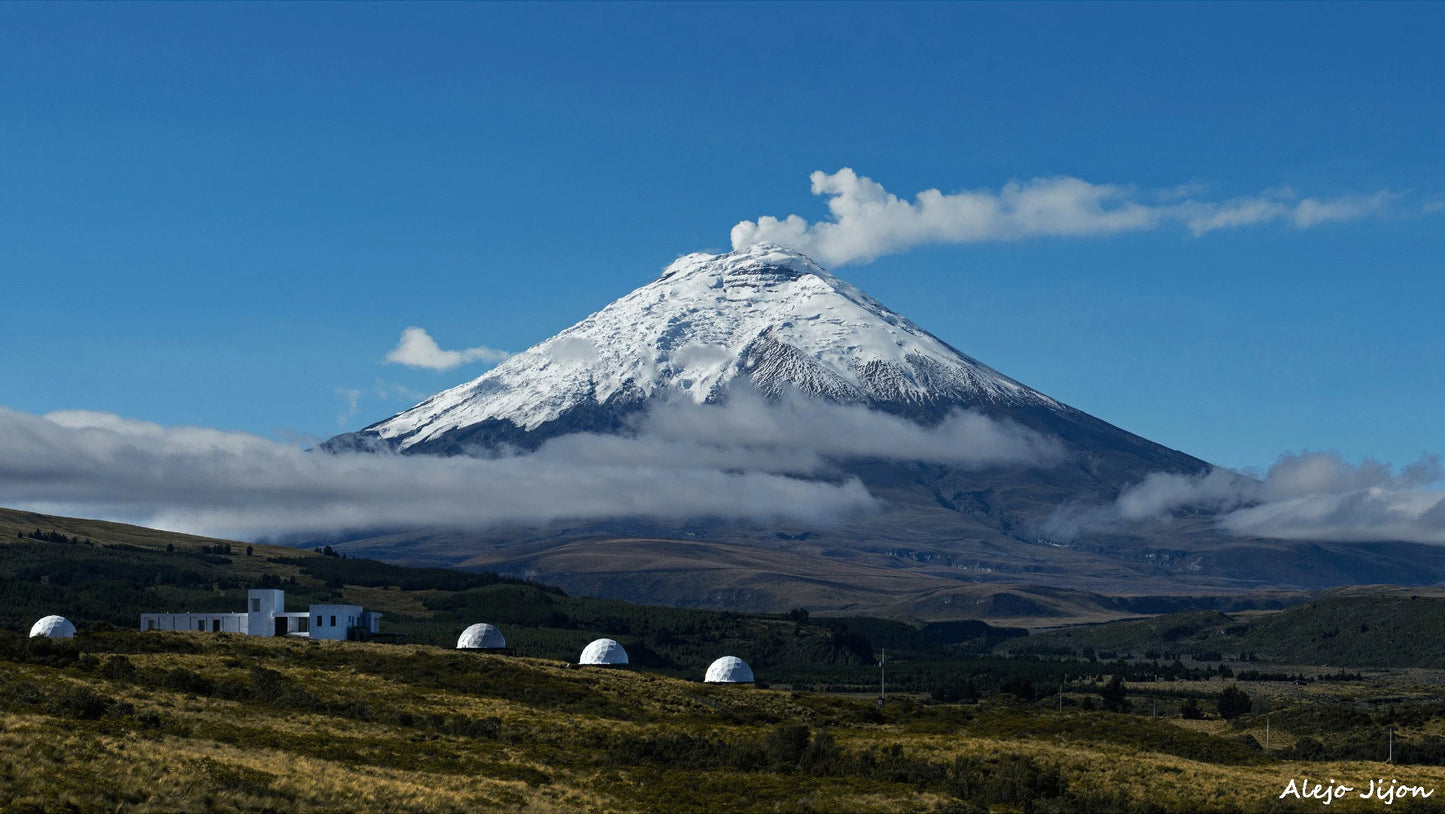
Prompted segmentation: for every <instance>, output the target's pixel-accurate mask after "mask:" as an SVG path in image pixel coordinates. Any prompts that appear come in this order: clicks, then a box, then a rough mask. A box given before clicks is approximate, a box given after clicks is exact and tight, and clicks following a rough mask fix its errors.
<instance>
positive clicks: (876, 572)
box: [323, 244, 1445, 618]
mask: <svg viewBox="0 0 1445 814" xmlns="http://www.w3.org/2000/svg"><path fill="white" fill-rule="evenodd" d="M745 399H752V400H761V401H762V402H764V403H767V404H773V405H778V407H779V408H780V409H785V408H787V407H788V405H794V406H795V407H796V405H799V404H805V405H814V406H818V405H827V409H824V410H822V412H818V413H817V414H816V416H817V417H816V420H814V421H813V423H812V424H811V425H810V426H809V428H808V429H809V431H810V432H813V433H818V434H822V435H827V434H828V433H830V432H833V433H835V434H840V435H841V434H846V433H850V432H852V433H857V432H858V429H857V428H858V426H859V425H856V424H848V425H845V424H842V423H839V424H838V425H837V426H834V427H830V426H829V420H830V418H829V416H837V415H843V414H845V413H839V412H837V411H838V410H844V411H852V412H847V413H846V414H847V415H850V416H856V415H857V414H859V413H861V412H867V413H868V414H871V415H875V416H883V417H886V418H887V419H888V420H889V421H891V422H893V425H897V424H898V423H899V422H908V423H909V424H910V425H912V426H913V427H914V428H915V429H917V430H918V431H920V432H928V431H938V432H944V431H951V430H952V429H953V428H955V427H956V425H957V424H958V422H959V421H972V422H974V424H975V425H979V424H981V425H983V426H985V427H986V428H988V429H990V430H991V431H997V433H1002V434H1003V435H1006V436H1008V437H1009V438H1011V439H1014V440H1016V441H1019V442H1020V443H1021V444H1022V445H1023V446H1024V447H1027V448H1028V449H1030V450H1033V451H1034V452H1036V453H1038V454H1033V455H999V456H995V457H993V458H990V457H989V456H988V455H980V456H976V457H973V458H967V456H963V457H960V458H958V459H957V460H950V459H948V458H947V457H946V456H945V457H943V458H940V457H938V456H929V455H916V456H913V457H910V456H909V455H908V454H907V453H905V452H901V451H890V450H886V449H884V450H879V449H877V448H873V449H871V450H870V449H869V448H867V447H866V446H860V447H856V448H849V447H847V445H844V451H842V452H837V451H836V450H835V453H834V454H831V455H830V456H829V465H828V466H827V467H826V468H825V469H824V470H823V471H814V470H811V469H810V470H809V471H807V472H806V473H805V476H807V477H815V478H822V479H829V480H833V481H843V480H847V479H853V478H856V479H858V480H859V481H861V483H862V484H863V485H864V486H866V488H867V490H868V492H869V493H870V494H871V495H873V496H874V497H875V498H876V499H877V500H878V503H879V507H880V508H879V510H878V511H876V512H872V513H868V514H866V515H863V516H856V517H845V518H836V519H835V520H834V521H833V522H829V523H823V524H811V525H810V524H805V523H800V522H792V523H787V524H783V525H782V526H781V527H780V526H769V527H767V528H763V527H760V526H759V525H758V524H750V523H740V522H735V521H733V522H729V521H724V520H719V519H717V518H696V519H694V520H692V521H689V522H686V523H677V522H671V521H668V522H664V521H658V520H656V519H649V518H647V517H638V518H636V519H635V520H632V521H627V522H618V521H611V522H606V523H590V522H586V521H585V520H581V521H579V522H577V523H575V524H572V525H569V526H567V527H565V528H561V527H553V528H547V529H535V528H530V529H527V528H512V529H500V530H499V529H491V530H487V531H484V532H479V531H475V530H452V531H445V532H442V531H435V530H430V531H421V532H403V533H391V534H385V535H379V536H376V537H372V538H367V539H361V540H353V541H350V542H348V543H346V544H344V547H346V548H348V549H349V550H353V551H356V552H358V553H365V554H367V555H370V556H377V557H381V558H384V559H393V560H402V561H408V562H429V563H442V564H448V565H464V566H473V567H486V568H489V569H496V570H502V571H508V572H512V573H521V574H525V575H528V576H537V577H539V578H542V579H545V580H547V581H550V582H554V583H558V584H561V585H562V586H563V587H566V588H569V589H572V590H575V591H581V592H586V593H592V594H598V595H611V596H625V597H628V598H633V599H638V598H641V599H646V600H651V601H659V602H667V603H672V604H698V605H713V606H724V607H748V608H751V609H759V608H779V607H793V606H797V605H808V606H810V607H821V608H858V609H868V610H873V611H879V610H882V611H893V612H907V613H912V614H918V615H924V616H929V615H932V616H950V615H951V616H965V615H980V614H982V615H990V614H992V615H996V616H997V615H1002V616H1012V617H1016V618H1020V617H1045V616H1048V615H1050V614H1053V613H1055V612H1059V613H1064V612H1069V611H1068V609H1066V608H1065V607H1064V606H1068V605H1070V604H1071V603H1077V602H1079V601H1084V602H1085V604H1088V603H1091V602H1092V603H1095V604H1098V603H1100V602H1102V603H1103V604H1105V605H1107V604H1108V603H1109V602H1115V603H1116V604H1117V603H1118V602H1120V601H1122V602H1124V603H1125V604H1126V605H1127V604H1128V602H1130V601H1136V600H1137V601H1144V600H1138V599H1137V598H1138V597H1139V596H1141V595H1159V596H1164V595H1168V596H1175V597H1178V596H1181V595H1183V596H1192V597H1204V598H1205V599H1202V600H1200V601H1203V602H1206V603H1207V602H1209V601H1215V600H1214V599H1210V598H1217V597H1221V596H1232V595H1238V594H1240V593H1244V592H1251V591H1254V592H1257V591H1266V590H1269V591H1277V590H1281V589H1283V590H1307V589H1318V588H1322V587H1328V586H1331V585H1337V584H1344V583H1352V582H1386V581H1389V582H1403V583H1414V584H1418V583H1419V581H1420V580H1422V579H1426V580H1429V581H1434V580H1435V579H1438V578H1439V575H1445V559H1442V556H1441V555H1440V554H1439V553H1438V552H1435V551H1434V550H1431V549H1426V548H1425V547H1423V546H1408V545H1404V544H1400V545H1388V544H1386V545H1378V544H1377V545H1374V546H1368V547H1365V546H1350V545H1347V544H1334V545H1329V546H1326V545H1323V544H1321V545H1316V544H1310V543H1297V542H1295V543H1286V542H1282V541H1273V540H1257V539H1249V538H1237V537H1227V536H1225V535H1222V534H1221V533H1219V532H1217V531H1216V530H1215V529H1214V528H1213V526H1212V523H1211V521H1210V519H1209V517H1208V515H1207V513H1204V512H1200V511H1188V510H1184V511H1180V512H1176V516H1175V517H1173V518H1170V519H1169V520H1168V522H1152V523H1146V524H1140V523H1135V524H1132V525H1128V526H1126V525H1122V524H1121V525H1118V526H1114V527H1110V528H1109V529H1108V531H1107V532H1106V533H1100V532H1098V531H1097V530H1096V531H1095V532H1094V533H1092V534H1082V535H1073V534H1068V535H1063V536H1062V537H1061V536H1060V535H1059V534H1058V533H1057V532H1056V531H1051V529H1054V530H1056V529H1057V528H1058V524H1057V523H1054V522H1052V520H1053V518H1055V517H1056V516H1057V515H1058V513H1059V510H1060V509H1061V508H1062V507H1071V506H1075V507H1076V506H1092V505H1107V504H1109V503H1111V502H1112V501H1114V500H1115V499H1116V498H1118V496H1119V494H1120V492H1121V491H1122V490H1123V489H1125V488H1126V487H1127V486H1129V485H1130V484H1133V483H1138V482H1139V481H1141V480H1143V479H1144V478H1145V477H1146V476H1148V475H1149V474H1151V473H1156V472H1165V473H1173V474H1185V475H1201V474H1203V473H1206V472H1208V471H1209V470H1210V469H1211V467H1210V466H1209V465H1208V464H1207V463H1205V462H1203V461H1200V460H1198V459H1196V458H1193V457H1191V456H1189V455H1187V454H1184V453H1182V452H1179V451H1176V450H1172V449H1168V448H1166V447H1164V446H1161V445H1159V444H1156V443H1153V442H1151V441H1149V440H1147V439H1144V438H1141V437H1139V436H1136V435H1133V434H1131V433H1129V432H1126V431H1124V430H1122V429H1119V428H1118V427H1115V426H1113V425H1110V424H1108V423H1107V422H1104V421H1102V420H1100V419H1097V418H1095V417H1093V416H1090V415H1088V414H1086V413H1084V412H1082V411H1079V410H1076V409H1074V408H1072V407H1069V406H1067V405H1065V404H1062V403H1060V402H1058V401H1056V400H1054V399H1052V398H1050V397H1049V396H1047V395H1044V394H1043V393H1040V392H1038V391H1037V390H1034V389H1032V388H1030V387H1028V386H1026V385H1024V384H1021V383H1020V382H1017V381H1015V380H1013V379H1011V378H1009V377H1007V376H1005V375H1003V374H1002V373H999V372H998V371H995V370H993V369H992V368H990V367H988V366H987V365H985V364H983V363H981V362H979V361H978V360H976V359H973V358H972V357H969V356H967V355H966V354H964V353H961V352H959V351H958V350H956V349H954V348H953V347H951V346H949V345H948V344H947V343H945V342H943V341H941V340H939V339H938V338H937V337H935V336H933V335H932V334H930V333H928V332H927V331H925V330H923V329H922V328H920V327H918V326H917V325H915V324H914V323H913V322H911V321H909V320H908V319H906V318H905V317H903V316H901V315H899V314H897V313H895V312H893V311H890V310H889V309H888V308H886V307H885V306H883V305H882V304H881V303H879V302H878V301H877V300H874V299H873V298H872V297H869V296H868V295H867V294H864V293H863V292H862V291H859V290H858V289H857V288H855V287H853V286H851V285H849V284H848V283H846V282H844V281H842V280H840V279H838V278H837V277H835V276H833V275H832V274H830V273H828V272H827V271H825V270H824V269H822V268H821V267H819V266H818V265H817V264H816V263H814V262H813V261H812V260H810V259H808V258H807V257H805V256H803V255H801V254H798V253H797V252H793V251H790V250H787V249H784V248H781V247H779V246H775V245H769V244H762V245H755V246H751V247H748V248H744V249H740V250H737V251H734V252H730V253H726V254H720V255H707V254H691V255H687V256H685V257H682V258H680V259H678V260H677V261H676V262H674V263H673V264H672V265H670V266H668V267H667V269H666V270H664V271H663V272H662V274H661V276H659V277H658V278H657V279H656V280H654V281H653V282H651V283H648V284H647V285H644V286H642V287H641V288H639V289H637V290H635V291H633V292H632V293H630V294H628V295H626V296H624V297H622V298H621V299H619V300H617V301H616V302H613V303H612V304H610V305H608V306H607V307H605V308H603V309H602V310H600V311H598V312H596V313H594V314H592V315H591V316H589V317H587V318H586V319H584V320H582V321H581V322H579V323H577V324H576V325H574V326H572V327H571V328H568V329H567V330H565V331H562V332H561V333H559V334H557V335H556V336H553V337H552V338H550V339H547V340H545V341H543V342H541V343H540V344H538V345H536V346H534V347H532V348H530V349H528V350H526V351H524V352H522V353H519V354H517V355H515V356H513V357H510V358H509V359H507V360H506V361H504V362H502V363H501V364H499V365H498V366H497V367H495V368H493V369H492V370H490V371H488V372H487V373H485V374H483V375H482V376H480V377H478V378H476V379H474V380H473V381H470V382H467V383H466V384H462V385H459V386H457V387H454V388H452V389H450V390H446V391H444V392H441V393H438V394H436V395H435V396H432V397H431V398H429V399H427V400H426V401H423V402H422V403H421V404H418V405H417V406H415V407H413V408H411V409H409V410H407V411H405V412H402V413H400V414H398V415H395V416H393V417H391V418H388V419H386V420H384V421H381V422H378V423H376V424H373V425H371V426H369V427H366V428H365V429H363V430H360V431H358V432H355V433H349V434H346V435H340V436H337V437H335V438H332V439H331V440H329V441H327V442H326V443H325V444H324V445H323V448H324V449H326V450H329V451H333V452H343V451H372V450H374V451H393V452H398V453H402V454H430V455H480V456H495V455H499V454H502V455H510V454H526V453H527V452H529V451H533V450H537V449H539V448H540V447H542V446H543V445H544V444H548V443H559V442H561V441H562V439H564V438H566V437H568V436H576V435H577V434H588V435H589V436H624V437H637V436H638V435H639V434H645V433H647V432H649V428H650V427H651V426H653V425H655V424H656V422H652V423H651V424H650V423H649V422H648V420H647V418H648V416H649V415H651V414H652V413H653V412H654V411H656V410H658V409H663V408H666V409H674V410H675V409H679V408H680V409H695V410H696V411H700V412H699V413H698V414H699V415H701V416H704V417H706V416H714V415H716V416H721V415H723V413H721V412H714V413H709V412H707V411H708V410H709V409H712V410H718V409H720V408H725V407H726V406H727V405H728V404H730V403H732V402H736V401H740V400H745ZM830 410H831V411H832V412H829V411H830ZM734 429H736V428H734ZM719 435H720V436H723V437H722V442H726V441H727V438H726V435H727V433H725V432H722V428H721V427H719ZM972 437H973V436H968V435H966V434H965V435H963V436H960V435H958V434H957V433H954V434H953V435H951V436H950V438H951V439H952V441H953V442H954V443H963V444H965V445H966V444H967V443H969V439H970V438H972ZM960 439H962V440H960ZM847 449H853V451H852V452H848V451H847ZM859 450H868V451H859ZM782 471H785V472H789V473H794V472H797V471H798V470H794V469H788V468H787V467H784V468H783V470H782ZM1005 586H1007V587H1005ZM1098 593H1102V594H1108V595H1111V596H1115V597H1118V596H1125V595H1127V596H1131V597H1135V599H1132V600H1104V599H1101V598H1100V597H1099V596H1097V594H1098ZM1080 596H1086V597H1088V599H1086V600H1080V599H1079V597H1080ZM1149 601H1153V600H1149ZM1169 601H1174V600H1169ZM1180 601H1183V600H1180ZM1186 605H1187V602H1186Z"/></svg>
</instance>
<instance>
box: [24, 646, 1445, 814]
mask: <svg viewBox="0 0 1445 814" xmlns="http://www.w3.org/2000/svg"><path fill="white" fill-rule="evenodd" d="M0 687H3V690H0V756H3V761H0V799H3V801H4V802H0V810H3V811H7V812H9V811H32V810H33V811H50V810H65V809H68V808H69V809H79V810H84V811H95V810H116V809H123V810H136V811H150V810H154V811H173V810H260V809H266V810H276V811H290V810H338V809H348V810H383V809H384V810H418V811H450V810H504V809H513V810H543V811H551V810H607V811H728V810H743V811H808V810H814V811H899V810H917V811H981V810H995V811H1026V810H1037V811H1154V810H1162V811H1200V810H1206V811H1208V810H1213V811H1235V810H1315V807H1316V806H1318V805H1320V803H1319V802H1318V801H1313V800H1306V801H1296V800H1292V799H1285V800H1281V799H1279V794H1280V793H1281V792H1282V791H1283V790H1284V789H1285V787H1286V785H1287V784H1288V782H1289V781H1290V779H1291V778H1311V779H1312V781H1318V780H1325V779H1328V778H1331V777H1333V778H1337V779H1339V780H1341V781H1342V782H1346V783H1349V784H1351V785H1356V786H1359V787H1361V788H1363V787H1364V786H1365V785H1366V784H1367V783H1368V781H1369V780H1370V779H1372V778H1384V779H1385V780H1386V781H1387V782H1388V781H1389V780H1390V779H1398V780H1399V781H1400V782H1402V783H1409V784H1412V785H1421V786H1426V787H1430V788H1441V789H1445V768H1441V767H1439V766H1409V767H1404V766H1400V767H1392V766H1389V765H1387V764H1384V763H1382V762H1370V761H1300V760H1284V759H1281V758H1280V757H1279V753H1275V754H1266V753H1264V752H1263V751H1262V750H1260V749H1259V748H1258V747H1257V745H1255V744H1253V743H1252V742H1251V741H1250V740H1249V739H1248V738H1247V737H1245V736H1247V735H1250V734H1254V729H1253V723H1251V724H1249V725H1248V726H1244V727H1241V726H1236V725H1235V724H1232V723H1230V722H1226V721H1222V720H1205V721H1180V720H1177V719H1170V718H1162V717H1161V718H1154V717H1150V716H1147V715H1139V714H1119V713H1108V712H1102V711H1085V710H1081V709H1079V708H1077V707H1073V706H1066V708H1065V709H1064V710H1063V711H1062V712H1060V711H1057V710H1055V709H1051V708H1050V705H1048V704H1042V703H1041V704H1024V703H1021V702H1018V701H1016V700H1012V699H1010V698H1008V697H1007V696H999V697H996V698H991V699H989V700H987V701H985V702H984V703H982V704H977V705H964V706H960V705H954V704H932V703H925V702H924V701H922V700H921V699H916V698H908V697H904V698H899V699H897V700H896V701H895V702H894V703H890V704H889V705H888V706H886V707H885V708H884V709H882V710H880V709H878V708H877V706H876V705H874V704H872V703H868V702H866V701H861V700H852V699H846V698H839V697H835V696H829V695H825V694H816V693H808V692H792V691H787V690H771V689H768V690H764V689H756V688H750V687H720V686H712V685H704V684H699V683H695V682H689V681H684V680H680V679H676V678H671V677H667V676H660V675H656V674H650V673H646V672H637V671H612V670H589V669H581V668H576V667H572V666H570V665H567V664H564V663H561V662H556V661H550V660H543V659H529V658H509V657H504V656H492V655H482V654H473V653H458V652H455V651H448V650H444V649H441V648H434V647H429V646H414V645H402V646H398V645H383V644H370V643H354V642H340V643H332V642H304V641H286V640H274V639H257V638H250V637H242V636H235V635H230V634H194V633H176V634H171V633H165V634H159V633H150V634H142V633H135V632H124V633H121V632H111V633H96V634H82V636H80V637H78V638H77V639H75V640H72V641H62V642H50V641H43V640H28V639H23V638H21V637H19V636H15V635H13V634H7V635H5V636H3V637H0ZM1280 736H1281V737H1285V736H1284V735H1283V733H1282V732H1281V733H1280ZM1357 795H1358V792H1353V793H1351V795H1349V796H1347V797H1345V798H1343V799H1341V800H1339V801H1336V802H1335V803H1334V804H1333V805H1332V807H1331V808H1332V810H1347V811H1349V810H1372V807H1373V806H1376V805H1379V803H1377V802H1375V801H1366V800H1360V799H1358V797H1357ZM1433 802H1434V801H1433V800H1426V801H1419V800H1416V801H1410V800H1406V801H1403V802H1396V803H1395V804H1394V805H1393V806H1392V809H1404V810H1427V809H1433V808H1438V806H1435V805H1433Z"/></svg>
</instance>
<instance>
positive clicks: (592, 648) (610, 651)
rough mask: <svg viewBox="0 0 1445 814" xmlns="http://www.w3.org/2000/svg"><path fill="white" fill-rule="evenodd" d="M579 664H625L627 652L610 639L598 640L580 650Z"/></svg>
mask: <svg viewBox="0 0 1445 814" xmlns="http://www.w3.org/2000/svg"><path fill="white" fill-rule="evenodd" d="M578 663H579V664H610V665H619V664H626V663H627V651H626V650H623V649H622V645H620V644H618V643H617V642H614V641H612V640H611V639H598V640H597V641H595V642H593V643H592V644H589V645H587V646H586V647H585V648H583V649H582V658H581V659H579V660H578Z"/></svg>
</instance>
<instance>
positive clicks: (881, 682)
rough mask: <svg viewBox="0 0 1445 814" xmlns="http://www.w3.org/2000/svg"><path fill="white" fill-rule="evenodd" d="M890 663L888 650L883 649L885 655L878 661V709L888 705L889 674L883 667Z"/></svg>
mask: <svg viewBox="0 0 1445 814" xmlns="http://www.w3.org/2000/svg"><path fill="white" fill-rule="evenodd" d="M887 662H888V648H886V647H885V648H883V655H882V656H881V657H880V658H879V659H878V708H879V709H882V708H883V705H884V704H886V703H888V674H887V671H886V669H885V668H884V667H883V665H884V664H886V663H887Z"/></svg>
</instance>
